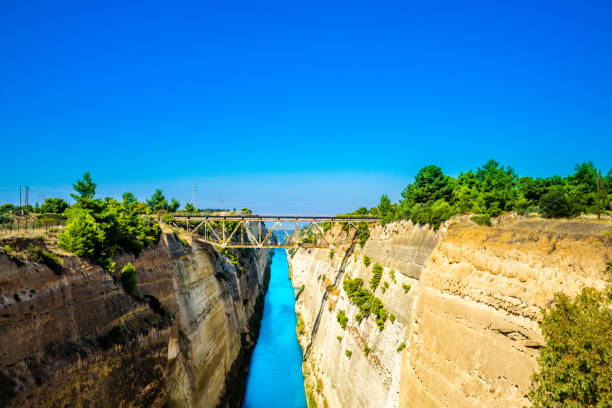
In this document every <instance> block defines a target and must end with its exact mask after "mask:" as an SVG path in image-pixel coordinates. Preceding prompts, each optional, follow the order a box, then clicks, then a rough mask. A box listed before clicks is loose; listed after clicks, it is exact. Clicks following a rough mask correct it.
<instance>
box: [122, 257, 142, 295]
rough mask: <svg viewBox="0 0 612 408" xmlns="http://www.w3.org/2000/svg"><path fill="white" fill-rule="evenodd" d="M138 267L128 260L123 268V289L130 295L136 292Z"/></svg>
mask: <svg viewBox="0 0 612 408" xmlns="http://www.w3.org/2000/svg"><path fill="white" fill-rule="evenodd" d="M137 283H138V282H137V281H136V268H134V265H132V264H131V263H130V262H128V263H127V264H126V265H125V266H124V267H123V269H121V284H122V285H123V290H125V293H127V294H128V295H134V294H135V293H136V286H137Z"/></svg>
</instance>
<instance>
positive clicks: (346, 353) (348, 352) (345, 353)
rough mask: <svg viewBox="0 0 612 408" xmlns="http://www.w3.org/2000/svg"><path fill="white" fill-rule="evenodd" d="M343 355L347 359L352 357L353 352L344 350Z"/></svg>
mask: <svg viewBox="0 0 612 408" xmlns="http://www.w3.org/2000/svg"><path fill="white" fill-rule="evenodd" d="M344 355H346V356H347V357H348V358H351V356H352V355H353V352H352V351H351V350H346V351H345V352H344Z"/></svg>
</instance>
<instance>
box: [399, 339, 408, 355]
mask: <svg viewBox="0 0 612 408" xmlns="http://www.w3.org/2000/svg"><path fill="white" fill-rule="evenodd" d="M405 348H406V343H404V342H403V341H402V344H400V345H399V347H398V348H397V352H398V353H399V352H401V351H402V350H403V349H405Z"/></svg>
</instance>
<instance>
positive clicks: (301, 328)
mask: <svg viewBox="0 0 612 408" xmlns="http://www.w3.org/2000/svg"><path fill="white" fill-rule="evenodd" d="M305 328H306V324H305V323H304V319H302V315H301V314H300V313H298V314H297V326H296V331H297V333H298V335H303V334H304V333H306V330H305Z"/></svg>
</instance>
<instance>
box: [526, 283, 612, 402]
mask: <svg viewBox="0 0 612 408" xmlns="http://www.w3.org/2000/svg"><path fill="white" fill-rule="evenodd" d="M540 326H541V328H542V334H543V335H544V338H545V340H546V346H544V347H543V348H542V349H541V350H540V356H539V357H538V363H539V365H540V371H539V372H538V373H536V374H534V375H533V377H532V384H531V389H530V391H529V398H530V399H531V401H532V403H533V406H534V407H536V408H540V407H542V408H544V407H611V406H612V367H611V366H610V364H611V363H612V284H608V286H607V288H606V289H605V290H604V291H597V290H595V289H593V288H584V289H583V290H582V292H581V293H579V294H578V295H577V296H576V297H575V298H573V299H572V298H570V297H569V296H567V295H565V294H562V293H557V294H556V295H555V298H554V302H553V306H552V307H551V308H550V309H548V310H545V311H544V312H543V319H542V323H541V324H540Z"/></svg>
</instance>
